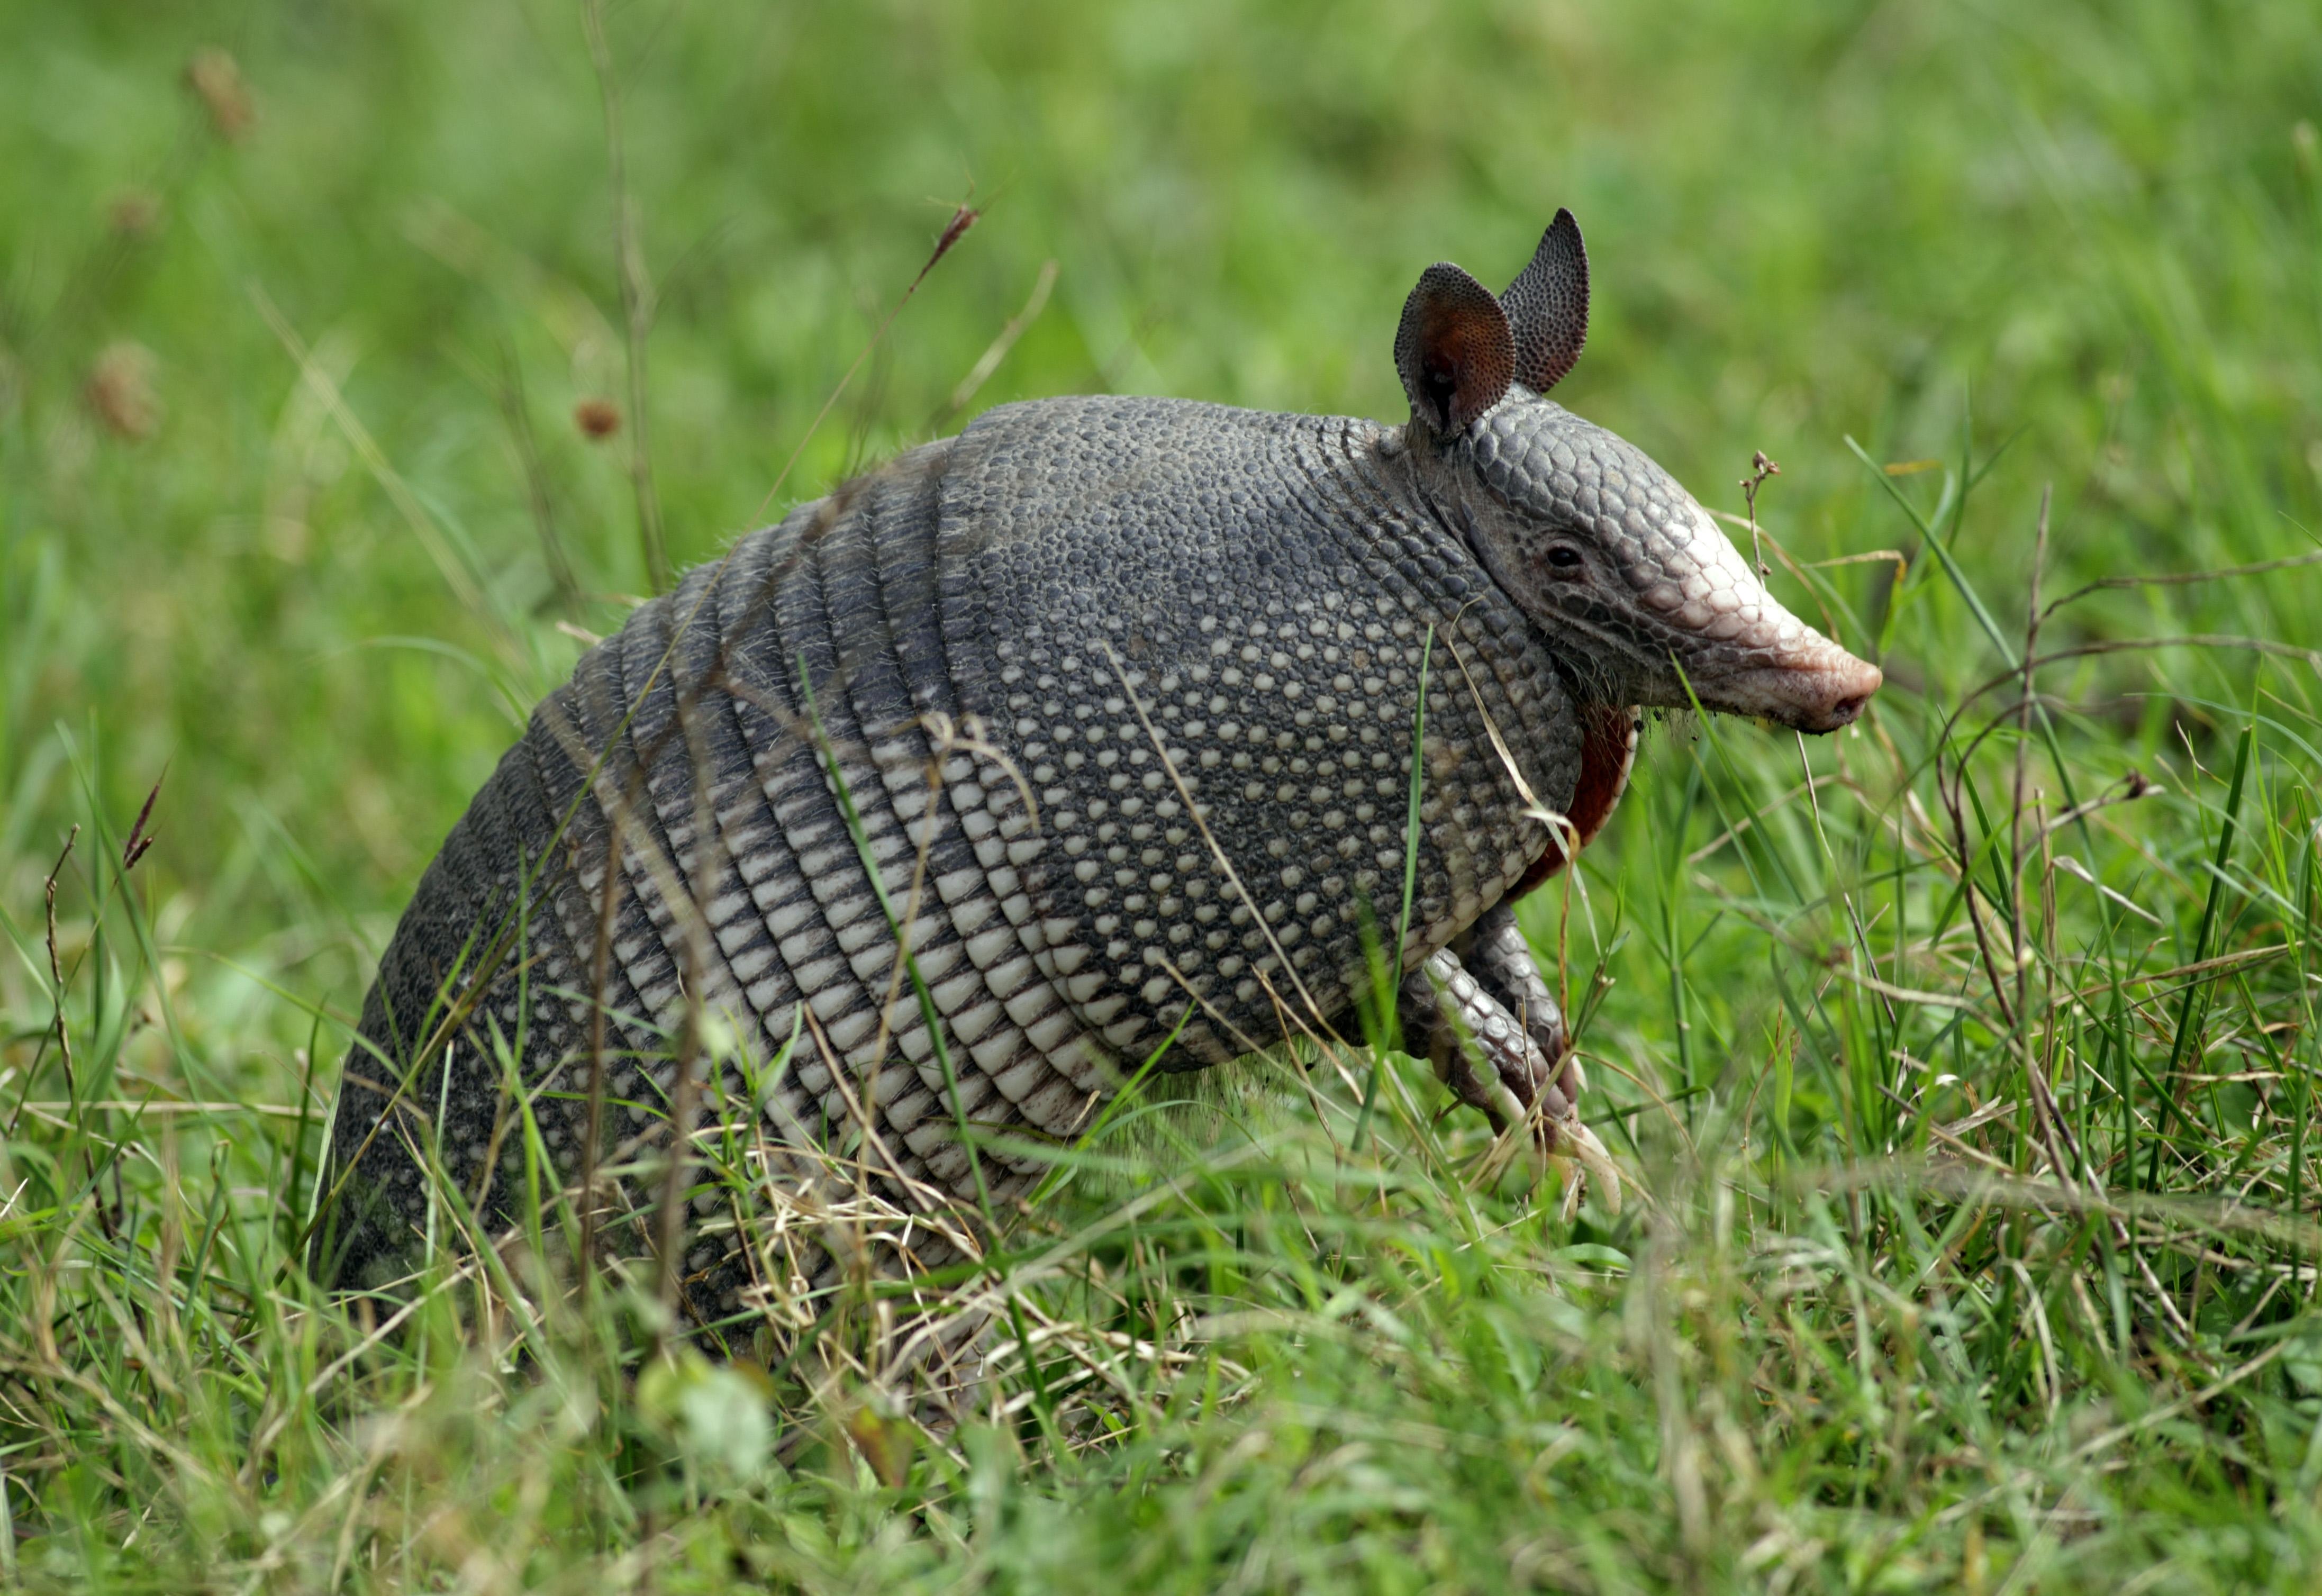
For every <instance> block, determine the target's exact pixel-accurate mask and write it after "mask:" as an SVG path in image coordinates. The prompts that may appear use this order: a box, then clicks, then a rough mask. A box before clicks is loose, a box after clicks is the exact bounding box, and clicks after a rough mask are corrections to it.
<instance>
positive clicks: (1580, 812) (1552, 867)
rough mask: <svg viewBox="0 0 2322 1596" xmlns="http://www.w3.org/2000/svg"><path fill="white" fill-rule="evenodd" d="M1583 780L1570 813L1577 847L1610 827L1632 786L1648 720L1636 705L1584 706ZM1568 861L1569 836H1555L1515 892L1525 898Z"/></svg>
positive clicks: (1582, 713) (1581, 779) (1575, 790)
mask: <svg viewBox="0 0 2322 1596" xmlns="http://www.w3.org/2000/svg"><path fill="white" fill-rule="evenodd" d="M1580 725H1581V742H1580V785H1579V786H1578V787H1577V788H1575V789H1573V793H1572V802H1571V804H1570V806H1569V807H1567V809H1566V810H1565V818H1566V819H1568V820H1569V821H1571V822H1572V829H1573V830H1574V831H1575V832H1576V833H1577V834H1578V840H1577V844H1576V847H1578V848H1585V847H1586V846H1587V845H1588V843H1589V840H1590V839H1591V838H1593V837H1594V836H1595V834H1597V833H1598V832H1600V831H1602V830H1604V822H1605V821H1607V820H1609V819H1611V818H1612V816H1613V806H1614V805H1615V804H1617V803H1619V802H1620V801H1621V795H1622V794H1623V792H1625V791H1627V790H1628V788H1629V771H1630V768H1631V767H1632V766H1633V765H1634V764H1635V763H1636V760H1637V736H1638V734H1639V733H1641V732H1642V731H1643V730H1644V725H1645V723H1644V722H1643V721H1642V720H1641V719H1640V718H1638V713H1637V710H1636V708H1635V707H1633V706H1623V705H1618V704H1585V705H1583V706H1581V708H1580ZM1566 862H1567V858H1566V854H1565V852H1564V838H1563V837H1562V836H1560V835H1554V834H1551V836H1550V839H1549V844H1548V848H1547V850H1546V851H1545V852H1544V853H1541V854H1540V857H1539V858H1538V859H1535V860H1533V861H1532V865H1531V869H1530V870H1528V871H1525V872H1524V875H1523V880H1520V881H1518V882H1517V883H1516V886H1515V890H1514V892H1513V893H1512V894H1510V896H1511V897H1514V898H1522V896H1524V894H1526V893H1527V892H1530V891H1531V890H1532V889H1534V888H1536V887H1539V886H1540V885H1542V884H1544V883H1545V882H1546V881H1547V880H1549V878H1550V877H1551V876H1553V875H1555V874H1556V872H1557V871H1560V870H1562V869H1563V868H1564V866H1565V864H1566Z"/></svg>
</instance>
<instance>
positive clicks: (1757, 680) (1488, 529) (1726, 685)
mask: <svg viewBox="0 0 2322 1596" xmlns="http://www.w3.org/2000/svg"><path fill="white" fill-rule="evenodd" d="M1587 325H1588V261H1587V257H1586V254H1585V253H1584V252H1583V251H1582V249H1581V243H1580V230H1579V228H1578V227H1577V225H1576V224H1575V223H1574V222H1573V220H1572V214H1571V213H1570V212H1569V211H1559V212H1558V213H1557V215H1556V221H1555V223H1554V224H1553V225H1551V226H1550V228H1549V230H1548V233H1547V235H1546V236H1545V237H1544V238H1542V239H1541V240H1540V250H1539V251H1538V253H1536V254H1535V255H1534V256H1533V257H1532V261H1531V265H1530V266H1528V267H1526V268H1525V269H1524V270H1523V273H1522V276H1520V277H1518V278H1516V280H1515V282H1514V283H1513V284H1512V285H1511V286H1510V287H1509V288H1508V291H1507V292H1506V293H1505V294H1504V295H1498V296H1495V295H1494V294H1493V293H1492V292H1491V291H1490V290H1489V289H1487V288H1486V287H1484V286H1483V285H1482V284H1481V283H1478V282H1477V281H1476V279H1475V278H1472V277H1469V276H1468V275H1467V273H1466V272H1464V271H1462V270H1460V269H1458V267H1456V266H1451V265H1448V264H1447V265H1439V266H1432V267H1430V268H1429V269H1427V271H1426V273H1425V274H1424V275H1422V277H1421V278H1420V279H1419V286H1418V287H1416V288H1413V289H1412V294H1411V298H1410V300H1409V301H1408V302H1407V303H1406V304H1405V305H1404V306H1403V325H1402V327H1401V329H1400V331H1399V332H1398V333H1397V334H1396V337H1395V365H1396V367H1397V368H1398V369H1400V370H1401V372H1402V374H1403V388H1404V389H1405V391H1406V392H1408V393H1409V395H1410V397H1411V409H1412V424H1411V426H1410V427H1409V428H1408V429H1407V430H1406V433H1405V434H1404V436H1405V439H1406V442H1407V443H1408V446H1409V450H1410V454H1411V458H1412V462H1413V464H1414V466H1415V467H1416V468H1417V470H1418V471H1419V474H1420V479H1421V480H1422V484H1423V485H1424V488H1425V490H1426V492H1427V495H1428V497H1430V499H1431V500H1432V501H1433V502H1434V503H1435V504H1436V505H1437V506H1439V508H1440V510H1441V511H1442V512H1443V513H1445V514H1447V515H1450V516H1452V517H1454V518H1455V519H1456V520H1457V521H1458V523H1459V530H1460V531H1461V532H1462V533H1463V534H1465V535H1466V537H1467V540H1468V543H1470V545H1471V546H1472V547H1473V548H1474V549H1475V551H1476V555H1477V557H1478V558H1479V559H1481V560H1482V561H1483V562H1484V564H1485V565H1486V568H1487V569H1488V570H1490V571H1491V573H1492V576H1493V579H1495V581H1497V582H1498V583H1499V585H1500V586H1501V588H1504V590H1505V591H1506V592H1507V594H1508V596H1509V597H1512V598H1513V599H1514V600H1515V601H1516V603H1517V604H1518V605H1519V606H1522V609H1523V610H1524V612H1525V613H1526V614H1527V615H1529V616H1531V618H1532V620H1533V622H1534V623H1535V624H1536V625H1539V626H1540V627H1541V628H1542V629H1543V630H1545V631H1547V632H1549V633H1550V634H1552V635H1554V636H1555V637H1557V638H1559V640H1564V639H1568V640H1570V641H1571V643H1573V644H1575V645H1577V646H1576V647H1574V648H1571V649H1568V650H1566V651H1565V653H1566V657H1567V658H1568V660H1569V661H1571V662H1572V664H1573V665H1574V667H1575V669H1576V670H1577V671H1578V672H1579V673H1580V674H1582V675H1583V676H1584V677H1585V678H1586V679H1588V680H1589V682H1590V684H1591V686H1592V688H1593V689H1595V692H1596V693H1601V695H1602V696H1603V697H1604V698H1605V699H1606V700H1607V701H1609V702H1614V703H1623V704H1641V705H1657V706H1662V707H1670V708H1682V707H1686V706H1687V704H1688V703H1689V702H1691V701H1692V699H1694V698H1697V699H1698V700H1699V701H1700V703H1701V706H1702V707H1704V708H1705V709H1722V710H1727V711H1730V712H1732V713H1734V714H1737V715H1754V716H1768V717H1769V718H1771V719H1774V720H1778V721H1780V722H1781V723H1782V724H1784V725H1790V726H1795V727H1796V728H1797V729H1798V730H1800V731H1804V732H1832V731H1836V730H1837V729H1838V728H1839V727H1841V726H1842V725H1846V724H1847V723H1848V722H1850V721H1851V720H1852V719H1853V718H1854V717H1855V716H1857V715H1859V714H1860V713H1861V710H1862V706H1863V705H1864V704H1865V703H1867V702H1868V701H1869V698H1870V695H1871V694H1872V693H1874V692H1876V691H1878V690H1879V668H1878V667H1877V666H1875V665H1872V664H1869V663H1868V662H1867V661H1862V660H1858V659H1856V658H1855V657H1854V656H1853V655H1852V654H1851V653H1849V652H1846V650H1844V649H1842V648H1841V647H1840V646H1839V645H1838V644H1836V643H1833V642H1832V641H1831V640H1830V639H1828V638H1827V637H1824V635H1823V634H1821V633H1819V632H1816V631H1815V629H1814V628H1813V627H1811V626H1808V625H1805V623H1804V622H1803V621H1800V620H1799V619H1798V618H1797V617H1796V616H1793V615H1791V614H1790V612H1789V611H1788V610H1787V609H1785V608H1783V607H1782V606H1781V605H1780V604H1779V603H1778V602H1777V601H1776V599H1775V598H1774V596H1773V595H1772V594H1770V593H1769V592H1768V591H1766V588H1765V585H1764V584H1763V583H1762V582H1760V580H1759V579H1758V575H1757V573H1756V572H1755V571H1753V570H1751V568H1750V564H1749V561H1746V560H1744V559H1743V558H1742V556H1741V554H1740V553H1739V552H1736V550H1735V549H1734V547H1733V545H1732V543H1731V542H1730V541H1729V540H1728V539H1727V538H1726V536H1725V534H1723V532H1721V531H1720V530H1719V529H1718V526H1717V524H1716V523H1715V522H1714V521H1712V520H1711V519H1710V517H1709V514H1708V512H1707V511H1705V510H1704V509H1703V508H1702V507H1701V506H1699V505H1698V504H1696V503H1695V502H1694V498H1693V496H1692V495H1691V494H1689V493H1687V492H1686V490H1685V489H1684V488H1680V487H1679V486H1678V484H1677V482H1676V480H1675V479H1673V478H1671V477H1670V476H1669V474H1668V472H1667V471H1664V470H1661V468H1660V467H1659V466H1658V465H1655V464H1654V463H1653V462H1652V461H1650V459H1648V458H1647V457H1646V455H1645V453H1644V451H1641V450H1640V449H1638V448H1636V447H1635V446H1634V445H1632V444H1631V443H1629V442H1626V441H1625V440H1623V439H1622V438H1620V437H1617V436H1615V435H1614V433H1608V432H1606V431H1605V430H1604V428H1602V427H1600V426H1597V425H1595V424H1593V423H1590V422H1586V421H1583V420H1582V419H1580V417H1578V416H1577V415H1573V414H1572V413H1571V412H1570V411H1568V410H1566V409H1565V408H1564V407H1563V406H1559V405H1555V404H1551V403H1550V402H1549V400H1547V399H1546V398H1544V397H1541V396H1542V395H1544V394H1545V393H1546V392H1547V390H1548V389H1549V388H1550V387H1551V386H1552V385H1553V384H1554V383H1555V382H1556V381H1557V379H1558V378H1561V377H1562V376H1563V375H1564V374H1565V373H1566V372H1567V371H1568V370H1570V369H1571V368H1572V363H1573V361H1574V360H1577V359H1578V358H1579V354H1580V346H1581V343H1582V342H1583V340H1584V339H1585V338H1586V334H1587ZM1687 684H1690V686H1691V689H1692V693H1691V695H1690V697H1688V695H1687Z"/></svg>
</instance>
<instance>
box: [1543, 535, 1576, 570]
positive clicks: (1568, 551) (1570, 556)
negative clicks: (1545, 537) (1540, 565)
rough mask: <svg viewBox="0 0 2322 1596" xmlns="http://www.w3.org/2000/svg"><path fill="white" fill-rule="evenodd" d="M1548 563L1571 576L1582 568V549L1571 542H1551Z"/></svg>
mask: <svg viewBox="0 0 2322 1596" xmlns="http://www.w3.org/2000/svg"><path fill="white" fill-rule="evenodd" d="M1548 563H1549V565H1550V567H1551V568H1552V569H1554V570H1559V571H1562V572H1564V573H1565V574H1566V575H1568V576H1569V575H1571V574H1572V573H1574V572H1576V571H1577V570H1579V569H1580V551H1579V550H1577V549H1576V548H1574V547H1573V546H1572V545H1571V544H1570V543H1550V545H1549V546H1548Z"/></svg>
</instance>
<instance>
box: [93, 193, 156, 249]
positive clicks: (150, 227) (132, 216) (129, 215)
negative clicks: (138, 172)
mask: <svg viewBox="0 0 2322 1596" xmlns="http://www.w3.org/2000/svg"><path fill="white" fill-rule="evenodd" d="M105 222H106V223H107V224H108V225H110V226H111V227H112V229H113V231H114V233H117V234H119V235H120V236H121V237H123V238H125V239H133V240H136V239H146V238H151V236H152V235H153V233H154V230H155V229H157V228H158V227H160V224H161V196H160V195H158V194H155V193H154V192H153V191H152V190H151V189H150V188H127V189H123V191H122V192H121V193H119V194H116V195H114V196H113V199H112V202H111V203H110V204H108V205H106V206H105Z"/></svg>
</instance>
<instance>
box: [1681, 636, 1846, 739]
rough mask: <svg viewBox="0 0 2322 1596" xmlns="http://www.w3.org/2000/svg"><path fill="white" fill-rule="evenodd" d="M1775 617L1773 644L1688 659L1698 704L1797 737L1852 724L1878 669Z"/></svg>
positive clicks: (1834, 729)
mask: <svg viewBox="0 0 2322 1596" xmlns="http://www.w3.org/2000/svg"><path fill="white" fill-rule="evenodd" d="M1778 614H1779V620H1778V622H1777V623H1776V624H1775V625H1772V626H1769V628H1768V630H1769V632H1773V633H1776V634H1779V638H1780V641H1779V642H1778V643H1776V644H1775V646H1774V647H1772V648H1770V649H1765V650H1762V651H1760V650H1751V651H1748V652H1743V653H1742V654H1741V656H1740V657H1739V658H1738V659H1737V658H1735V656H1734V655H1732V654H1729V653H1725V652H1723V651H1717V650H1712V651H1705V654H1704V655H1703V656H1702V657H1699V658H1696V661H1694V662H1693V666H1692V669H1691V670H1690V671H1689V672H1688V674H1689V675H1690V676H1691V678H1692V680H1693V689H1694V692H1695V694H1696V696H1697V697H1698V698H1699V699H1700V701H1701V705H1702V707H1704V708H1705V709H1723V710H1725V711H1727V712H1728V713H1730V714H1735V715H1758V716H1765V717H1766V718H1767V719H1769V720H1777V721H1779V722H1781V723H1782V725H1786V726H1790V727H1793V728H1795V729H1796V730H1798V731H1801V732H1818V733H1819V732H1834V731H1837V730H1838V729H1839V728H1840V727H1841V726H1845V725H1852V724H1853V722H1854V720H1855V719H1856V717H1857V716H1860V715H1861V713H1862V707H1863V706H1864V705H1866V704H1868V703H1869V702H1870V698H1871V695H1872V694H1874V693H1876V692H1877V691H1878V690H1879V683H1880V682H1881V681H1882V680H1884V677H1883V676H1882V675H1881V673H1880V671H1879V667H1878V666H1876V665H1873V664H1872V663H1870V661H1868V660H1858V659H1856V658H1855V657H1854V656H1853V655H1852V654H1851V653H1849V652H1846V651H1845V650H1844V649H1842V648H1841V647H1839V645H1838V644H1836V643H1833V642H1832V641H1831V640H1830V639H1829V638H1827V637H1824V635H1823V634H1821V633H1819V632H1816V631H1815V630H1814V629H1813V628H1811V627H1809V626H1806V625H1804V624H1802V623H1801V622H1799V621H1798V620H1797V619H1796V617H1794V616H1790V615H1788V614H1787V613H1783V612H1778ZM1769 654H1770V655H1771V656H1772V657H1771V658H1770V659H1769V658H1768V655H1769ZM1752 656H1754V657H1752Z"/></svg>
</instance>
